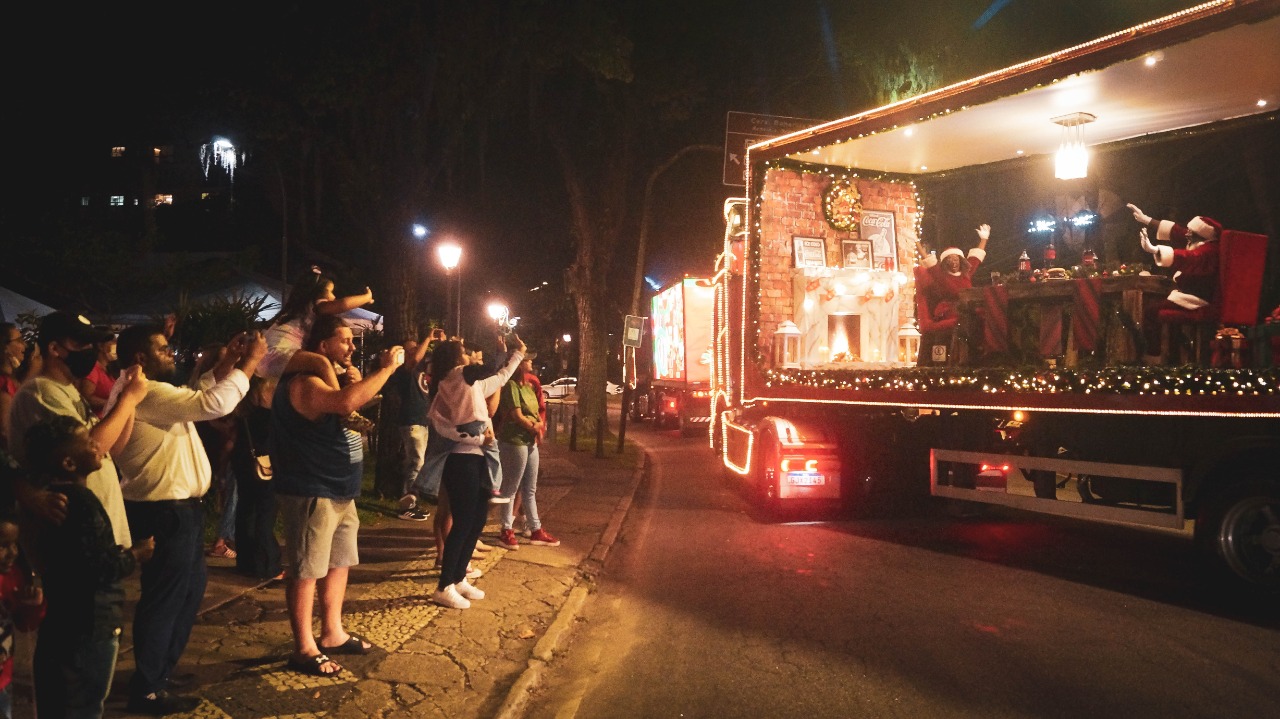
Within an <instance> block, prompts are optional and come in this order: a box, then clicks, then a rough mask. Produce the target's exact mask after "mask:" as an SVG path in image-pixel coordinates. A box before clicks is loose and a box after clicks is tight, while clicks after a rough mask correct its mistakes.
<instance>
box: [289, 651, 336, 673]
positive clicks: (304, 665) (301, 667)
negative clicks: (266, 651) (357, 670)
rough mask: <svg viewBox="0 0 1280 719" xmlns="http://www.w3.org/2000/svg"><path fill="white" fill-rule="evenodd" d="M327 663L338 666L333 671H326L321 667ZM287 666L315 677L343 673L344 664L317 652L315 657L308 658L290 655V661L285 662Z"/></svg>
mask: <svg viewBox="0 0 1280 719" xmlns="http://www.w3.org/2000/svg"><path fill="white" fill-rule="evenodd" d="M326 664H332V665H333V666H335V667H337V669H335V670H333V671H331V672H326V671H325V670H324V669H322V668H321V667H323V666H324V665H326ZM285 666H286V667H287V668H289V669H291V670H293V671H295V672H298V673H300V674H307V675H310V676H313V677H334V676H337V675H338V674H341V673H342V665H341V664H339V663H337V662H335V661H333V660H332V659H330V658H329V657H326V656H325V655H323V654H317V655H315V656H314V657H307V658H306V659H298V658H297V657H289V661H288V662H286V663H285Z"/></svg>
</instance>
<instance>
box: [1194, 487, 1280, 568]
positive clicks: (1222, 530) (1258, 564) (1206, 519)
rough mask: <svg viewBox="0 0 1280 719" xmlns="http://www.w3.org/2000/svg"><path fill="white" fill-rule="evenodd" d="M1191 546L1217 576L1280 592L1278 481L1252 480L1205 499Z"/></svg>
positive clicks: (1279, 493)
mask: <svg viewBox="0 0 1280 719" xmlns="http://www.w3.org/2000/svg"><path fill="white" fill-rule="evenodd" d="M1196 546H1197V549H1198V550H1199V553H1200V558H1201V560H1202V561H1203V562H1204V563H1205V565H1204V566H1205V569H1206V570H1207V571H1208V572H1210V573H1211V574H1212V575H1215V577H1216V578H1218V579H1221V580H1225V581H1226V582H1228V583H1230V584H1233V585H1235V586H1237V587H1239V588H1242V589H1246V590H1253V591H1262V592H1266V593H1280V481H1277V480H1274V479H1262V478H1259V477H1251V478H1249V479H1247V480H1245V481H1242V482H1237V483H1235V484H1232V485H1230V486H1229V487H1227V488H1226V489H1225V490H1224V491H1223V492H1222V493H1221V494H1219V495H1217V496H1215V497H1212V498H1210V499H1209V500H1208V501H1207V502H1205V503H1204V505H1203V506H1202V509H1201V511H1200V513H1199V515H1198V516H1197V518H1196Z"/></svg>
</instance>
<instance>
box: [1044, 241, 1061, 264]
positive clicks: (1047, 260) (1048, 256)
mask: <svg viewBox="0 0 1280 719" xmlns="http://www.w3.org/2000/svg"><path fill="white" fill-rule="evenodd" d="M1057 261H1058V251H1057V250H1056V249H1054V247H1053V240H1052V239H1050V240H1049V244H1047V245H1045V246H1044V268H1045V269H1046V270H1047V269H1049V268H1050V267H1053V263H1054V262H1057Z"/></svg>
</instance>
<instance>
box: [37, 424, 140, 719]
mask: <svg viewBox="0 0 1280 719" xmlns="http://www.w3.org/2000/svg"><path fill="white" fill-rule="evenodd" d="M25 441H26V462H27V469H28V470H29V471H30V472H31V474H32V475H33V476H34V477H36V478H37V480H38V482H39V483H40V484H43V485H44V486H45V487H46V488H47V489H48V490H50V491H53V492H58V493H60V494H62V495H64V496H66V498H67V518H66V519H65V520H64V521H62V522H61V523H60V524H57V525H54V524H51V523H49V522H45V521H40V522H38V523H37V524H36V527H35V528H36V540H35V545H34V546H35V550H36V551H35V559H36V569H37V571H38V572H39V574H40V576H41V578H42V579H43V580H44V592H45V599H46V601H47V603H48V610H47V613H46V615H45V621H44V623H43V624H42V625H41V626H40V633H39V636H38V637H37V638H36V652H35V660H34V662H33V666H32V674H33V675H34V679H35V689H36V708H37V712H38V713H39V717H40V719H46V718H47V717H64V716H69V715H73V716H101V715H102V712H103V704H104V703H105V702H106V699H107V694H108V693H110V691H111V680H112V677H113V676H114V674H115V667H116V655H117V652H118V651H119V648H120V632H121V629H122V627H123V624H124V587H123V586H122V585H121V583H120V580H121V579H123V578H124V577H127V576H128V575H129V574H130V573H131V572H133V570H134V568H135V567H136V566H137V564H138V563H139V562H145V561H147V560H148V559H150V558H151V554H152V552H153V551H154V550H155V540H154V539H153V538H151V537H148V538H147V539H144V540H141V541H138V542H135V543H134V545H133V548H132V549H125V548H123V547H121V546H120V545H118V544H116V543H115V538H114V535H113V533H112V529H111V520H110V519H109V518H108V517H107V513H106V510H105V509H103V507H102V503H101V502H100V501H98V498H97V496H96V495H94V494H93V492H91V491H89V489H88V487H86V486H85V483H86V478H87V477H88V476H89V475H90V474H91V473H93V472H95V471H97V470H98V469H99V468H100V467H101V466H102V454H103V453H102V451H101V449H99V447H98V445H97V443H96V442H95V441H94V440H93V439H92V438H91V437H90V436H89V432H88V430H87V429H85V427H84V425H83V424H82V423H81V422H79V421H78V420H76V419H74V418H72V417H66V416H56V417H52V418H50V419H48V420H45V421H43V422H40V423H38V424H35V425H32V426H31V428H30V429H29V430H27V434H26V437H25Z"/></svg>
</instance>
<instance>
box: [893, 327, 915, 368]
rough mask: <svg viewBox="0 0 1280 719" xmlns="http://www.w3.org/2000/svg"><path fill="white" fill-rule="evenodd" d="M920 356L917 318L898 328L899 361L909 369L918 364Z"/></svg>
mask: <svg viewBox="0 0 1280 719" xmlns="http://www.w3.org/2000/svg"><path fill="white" fill-rule="evenodd" d="M919 356H920V330H919V329H917V328H916V321H915V318H914V317H913V318H909V319H908V320H907V321H906V322H904V323H903V324H902V326H901V327H899V328H898V361H900V362H903V363H904V364H906V365H907V366H908V367H910V366H913V365H914V364H915V363H916V358H917V357H919Z"/></svg>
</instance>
